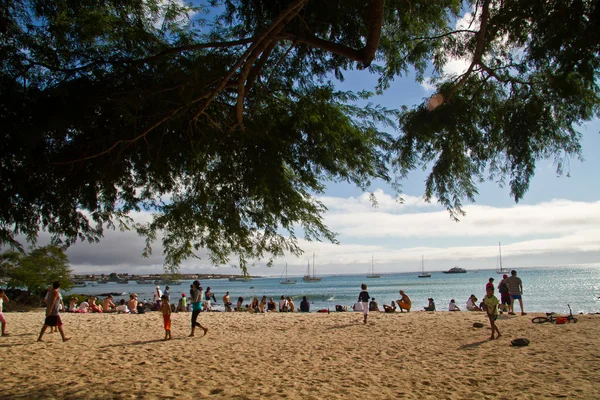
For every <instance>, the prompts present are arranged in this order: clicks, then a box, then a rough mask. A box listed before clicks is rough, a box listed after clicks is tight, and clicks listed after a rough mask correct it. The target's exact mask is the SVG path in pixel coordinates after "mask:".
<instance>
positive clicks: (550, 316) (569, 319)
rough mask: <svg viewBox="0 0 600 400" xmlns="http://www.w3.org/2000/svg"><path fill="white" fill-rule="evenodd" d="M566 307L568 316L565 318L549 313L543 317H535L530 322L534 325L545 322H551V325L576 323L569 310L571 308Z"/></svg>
mask: <svg viewBox="0 0 600 400" xmlns="http://www.w3.org/2000/svg"><path fill="white" fill-rule="evenodd" d="M567 307H569V315H567V316H560V315H557V314H555V313H553V312H551V313H546V316H545V317H535V318H532V319H531V322H533V323H534V324H543V323H545V322H551V323H553V324H566V323H567V322H568V323H571V322H572V323H576V322H577V318H575V317H574V316H573V311H572V310H571V306H570V305H569V304H567Z"/></svg>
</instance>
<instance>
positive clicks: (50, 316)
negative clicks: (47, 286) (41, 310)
mask: <svg viewBox="0 0 600 400" xmlns="http://www.w3.org/2000/svg"><path fill="white" fill-rule="evenodd" d="M59 288H60V282H59V281H56V282H54V283H53V284H52V291H51V292H50V296H49V298H48V302H47V305H46V319H45V320H44V326H43V327H42V330H41V331H40V336H39V337H38V342H43V340H42V336H44V332H46V329H48V327H51V329H52V327H54V326H56V327H58V331H59V332H60V336H61V337H62V340H63V342H66V341H67V340H70V339H71V338H70V337H65V332H64V331H63V327H62V321H61V320H60V315H59V314H58V309H59V307H60V306H61V305H62V299H61V296H60V293H59V291H58V289H59Z"/></svg>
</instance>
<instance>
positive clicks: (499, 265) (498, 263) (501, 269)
mask: <svg viewBox="0 0 600 400" xmlns="http://www.w3.org/2000/svg"><path fill="white" fill-rule="evenodd" d="M496 273H497V274H508V268H504V267H503V266H502V246H501V245H500V242H498V259H497V260H496Z"/></svg>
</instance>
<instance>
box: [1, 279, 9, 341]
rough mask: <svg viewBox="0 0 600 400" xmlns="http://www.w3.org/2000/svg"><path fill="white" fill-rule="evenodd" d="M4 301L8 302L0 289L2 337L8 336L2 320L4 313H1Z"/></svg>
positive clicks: (4, 319) (3, 319) (4, 322)
mask: <svg viewBox="0 0 600 400" xmlns="http://www.w3.org/2000/svg"><path fill="white" fill-rule="evenodd" d="M5 301H6V302H8V297H6V294H5V293H4V289H2V288H0V323H1V324H2V336H10V335H9V334H8V333H6V318H4V313H3V312H2V310H3V309H4V302H5Z"/></svg>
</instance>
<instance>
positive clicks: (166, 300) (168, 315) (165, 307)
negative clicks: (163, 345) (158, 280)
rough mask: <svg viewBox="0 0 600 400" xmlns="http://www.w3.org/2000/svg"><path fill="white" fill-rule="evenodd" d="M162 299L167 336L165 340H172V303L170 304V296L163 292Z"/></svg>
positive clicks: (161, 308)
mask: <svg viewBox="0 0 600 400" xmlns="http://www.w3.org/2000/svg"><path fill="white" fill-rule="evenodd" d="M161 300H162V301H161V304H160V311H161V312H162V315H163V322H164V324H165V338H164V339H163V340H171V305H170V304H169V296H167V295H166V294H163V295H162V296H161Z"/></svg>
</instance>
